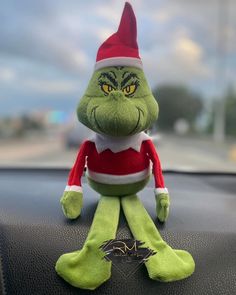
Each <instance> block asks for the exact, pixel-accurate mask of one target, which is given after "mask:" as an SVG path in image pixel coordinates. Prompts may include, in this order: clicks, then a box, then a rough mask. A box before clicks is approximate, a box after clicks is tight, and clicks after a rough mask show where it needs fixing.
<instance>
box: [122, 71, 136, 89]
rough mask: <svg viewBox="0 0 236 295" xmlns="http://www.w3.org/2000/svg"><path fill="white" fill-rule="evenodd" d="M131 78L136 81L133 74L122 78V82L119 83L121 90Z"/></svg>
mask: <svg viewBox="0 0 236 295" xmlns="http://www.w3.org/2000/svg"><path fill="white" fill-rule="evenodd" d="M126 73H128V72H125V73H124V74H123V76H124V75H125V74H126ZM132 78H137V79H138V76H137V75H136V74H135V73H130V74H129V75H128V76H127V77H126V78H124V80H123V81H122V82H121V88H123V86H125V84H126V83H127V82H128V81H129V80H130V79H132Z"/></svg>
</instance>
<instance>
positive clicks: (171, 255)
mask: <svg viewBox="0 0 236 295" xmlns="http://www.w3.org/2000/svg"><path fill="white" fill-rule="evenodd" d="M121 204H122V208H123V211H124V214H125V217H126V219H127V222H128V224H129V227H130V229H131V231H132V234H133V235H134V237H135V239H137V240H140V241H143V242H144V245H143V247H149V248H150V249H152V250H154V251H156V252H157V253H156V254H155V255H153V256H151V257H149V259H148V261H147V262H146V263H145V265H146V268H147V271H148V274H149V277H150V278H151V279H153V280H158V281H162V282H171V281H177V280H181V279H184V278H187V277H189V276H190V275H191V274H192V273H193V272H194V269H195V263H194V260H193V258H192V256H191V255H190V254H189V253H188V252H187V251H184V250H175V249H172V248H171V247H170V246H168V245H167V243H166V242H165V241H163V239H162V237H161V235H160V233H159V232H158V230H157V228H156V226H155V224H154V223H153V221H152V219H151V218H150V216H149V215H148V213H147V211H146V209H145V208H144V207H143V205H142V203H141V201H140V200H139V199H138V198H137V196H136V195H132V196H127V197H124V198H122V199H121Z"/></svg>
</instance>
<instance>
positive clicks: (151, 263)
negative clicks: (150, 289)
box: [145, 242, 195, 282]
mask: <svg viewBox="0 0 236 295" xmlns="http://www.w3.org/2000/svg"><path fill="white" fill-rule="evenodd" d="M156 252H157V253H156V254H155V255H153V256H151V257H150V258H149V259H148V261H147V262H146V263H145V264H146V267H147V270H148V274H149V277H150V278H151V279H153V280H157V281H162V282H173V281H178V280H182V279H185V278H187V277H189V276H190V275H191V274H192V273H193V272H194V269H195V263H194V260H193V258H192V256H191V254H189V253H188V252H187V251H184V250H175V249H172V248H171V247H170V246H168V245H167V244H166V243H163V242H161V243H160V246H159V247H157V249H156Z"/></svg>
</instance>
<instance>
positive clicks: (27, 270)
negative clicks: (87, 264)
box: [0, 168, 236, 295]
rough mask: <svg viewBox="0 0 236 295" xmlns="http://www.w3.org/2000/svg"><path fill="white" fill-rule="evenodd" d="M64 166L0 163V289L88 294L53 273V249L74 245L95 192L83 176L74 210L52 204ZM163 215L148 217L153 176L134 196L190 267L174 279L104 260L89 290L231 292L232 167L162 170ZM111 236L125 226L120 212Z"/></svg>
mask: <svg viewBox="0 0 236 295" xmlns="http://www.w3.org/2000/svg"><path fill="white" fill-rule="evenodd" d="M68 173H69V170H67V169H43V168H41V169H36V168H35V169H34V168H28V169H27V168H24V169H20V168H15V169H14V168H5V169H4V168H2V169H0V258H1V259H0V294H9V295H14V294H18V295H28V294H29V295H33V294H40V295H41V294H50V295H52V294H57V295H60V294H63V295H64V294H89V293H91V291H86V290H81V289H76V288H74V287H72V286H70V285H69V284H67V283H66V282H64V281H63V280H62V279H61V278H60V277H59V276H57V274H56V272H55V270H54V266H55V263H56V261H57V259H58V258H59V256H60V255H62V254H64V253H66V252H71V251H75V250H78V249H80V248H82V246H83V243H84V241H85V239H86V236H87V233H88V231H89V228H90V225H91V223H92V219H93V215H94V212H95V209H96V206H97V202H98V200H99V195H98V194H97V193H96V192H95V191H93V190H92V189H91V188H90V187H89V186H88V185H87V183H86V179H85V178H83V191H84V205H83V209H82V213H81V216H80V217H79V218H78V219H77V220H75V221H70V220H67V219H66V218H65V217H64V215H63V213H62V210H61V207H60V203H59V200H60V197H61V195H62V193H63V190H64V187H65V184H66V180H67V176H68ZM164 176H165V182H166V186H167V187H168V189H169V192H170V196H171V209H170V216H169V219H168V220H167V222H166V223H164V224H161V223H159V222H158V220H157V218H156V212H155V198H154V192H153V190H154V182H153V180H151V181H150V182H149V184H148V185H147V187H146V188H145V189H144V190H143V191H141V192H140V193H139V196H140V198H141V200H142V202H143V204H144V206H145V208H146V209H147V211H148V213H149V214H150V216H151V217H152V219H153V220H154V222H155V224H156V226H157V228H158V229H159V230H160V233H161V235H162V237H163V238H164V240H166V241H167V242H168V243H169V244H170V245H171V246H172V247H173V248H176V249H185V250H187V251H189V252H190V253H191V254H192V256H193V257H194V260H195V263H196V270H195V273H194V274H193V275H192V276H191V277H189V278H187V279H185V280H182V281H177V282H173V283H160V282H157V281H152V280H151V279H149V277H148V273H147V271H146V268H145V266H144V265H140V267H138V268H137V269H135V271H134V270H132V266H131V265H128V264H123V265H121V266H120V269H117V268H116V267H113V268H112V276H111V278H110V280H109V281H108V282H106V283H104V284H103V285H102V286H100V287H99V288H98V289H96V290H95V291H92V293H93V294H94V295H95V294H110V295H113V294H135V295H139V294H140V295H141V294H158V295H162V294H165V295H168V294H173V295H190V294H191V295H194V294H201V295H204V294H207V295H210V294H212V295H218V294H219V295H222V294H224V295H226V294H231V295H232V294H236V214H235V212H236V174H233V173H230V174H223V173H194V172H192V173H187V172H186V173H184V172H176V171H170V170H169V171H165V172H164ZM117 237H118V238H123V239H126V238H130V237H131V233H130V231H129V228H128V226H127V224H126V221H125V218H124V216H123V213H122V212H121V217H120V223H119V228H118V232H117Z"/></svg>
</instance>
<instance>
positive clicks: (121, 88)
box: [77, 67, 158, 136]
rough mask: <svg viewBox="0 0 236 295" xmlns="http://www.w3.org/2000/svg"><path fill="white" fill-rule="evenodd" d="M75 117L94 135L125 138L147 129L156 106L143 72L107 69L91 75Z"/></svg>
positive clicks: (132, 69) (114, 68)
mask: <svg viewBox="0 0 236 295" xmlns="http://www.w3.org/2000/svg"><path fill="white" fill-rule="evenodd" d="M77 115H78V118H79V121H80V122H81V123H83V124H84V125H86V126H87V127H88V128H90V129H92V130H93V131H95V132H97V133H101V134H106V135H110V136H128V135H132V134H135V133H138V132H141V131H143V130H146V129H148V128H149V127H150V125H151V124H152V123H153V122H154V121H155V120H156V119H157V116H158V105H157V102H156V100H155V98H154V97H153V95H152V92H151V90H150V88H149V86H148V84H147V81H146V78H145V76H144V73H143V71H142V70H140V69H137V68H133V67H107V68H103V69H100V70H97V71H95V72H94V74H93V76H92V78H91V80H90V82H89V85H88V88H87V90H86V93H85V95H84V96H83V97H82V99H81V101H80V103H79V106H78V108H77Z"/></svg>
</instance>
